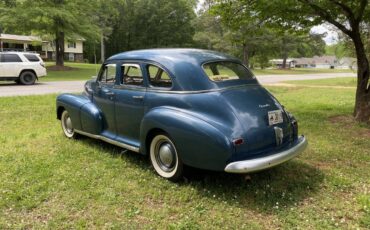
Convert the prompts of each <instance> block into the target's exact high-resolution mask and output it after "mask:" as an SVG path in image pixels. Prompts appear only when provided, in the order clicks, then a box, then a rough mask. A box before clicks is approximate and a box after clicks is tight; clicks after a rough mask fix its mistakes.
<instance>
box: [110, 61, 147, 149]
mask: <svg viewBox="0 0 370 230" xmlns="http://www.w3.org/2000/svg"><path fill="white" fill-rule="evenodd" d="M119 72H120V73H119V75H120V76H119V80H120V82H119V84H118V85H116V87H115V88H116V89H115V96H116V97H115V100H116V102H115V114H116V127H117V135H118V136H119V138H123V139H124V140H123V141H125V142H131V143H129V144H135V143H137V142H138V140H139V135H140V124H141V120H142V119H143V116H144V102H145V94H146V86H145V85H146V83H145V79H144V77H143V71H142V68H141V65H140V64H137V63H124V64H122V65H121V67H120V71H119Z"/></svg>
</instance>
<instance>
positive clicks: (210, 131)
mask: <svg viewBox="0 0 370 230" xmlns="http://www.w3.org/2000/svg"><path fill="white" fill-rule="evenodd" d="M153 130H162V131H164V132H166V133H167V134H168V135H169V136H170V137H171V139H172V140H173V141H174V144H175V146H176V149H177V151H178V154H179V157H180V158H181V160H182V161H183V162H184V164H186V165H188V166H192V167H196V168H202V169H209V170H216V171H222V170H223V169H224V168H225V166H226V163H227V161H228V159H229V158H230V157H231V155H232V153H233V152H234V147H233V146H232V145H231V142H230V141H229V139H228V138H227V137H226V136H225V135H224V134H223V133H222V132H220V131H219V130H218V129H216V128H215V127H214V126H212V125H210V124H209V123H207V122H206V121H204V120H202V119H200V118H198V117H196V116H194V115H192V114H189V113H186V111H183V110H180V109H176V108H172V107H158V108H155V109H153V110H151V111H149V112H148V113H147V114H146V115H145V117H144V119H143V121H142V123H141V128H140V131H141V132H140V134H141V136H140V142H141V143H142V145H141V149H140V151H141V153H143V154H148V149H149V145H150V141H151V140H150V136H151V132H152V131H153Z"/></svg>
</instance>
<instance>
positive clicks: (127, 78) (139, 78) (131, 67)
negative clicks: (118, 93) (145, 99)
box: [121, 64, 144, 86]
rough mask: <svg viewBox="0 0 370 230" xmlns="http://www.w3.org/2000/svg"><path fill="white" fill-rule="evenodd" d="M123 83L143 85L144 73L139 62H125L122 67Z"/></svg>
mask: <svg viewBox="0 0 370 230" xmlns="http://www.w3.org/2000/svg"><path fill="white" fill-rule="evenodd" d="M121 73H122V80H121V84H123V85H134V86H142V85H143V83H144V80H143V79H144V78H143V74H142V72H141V68H140V66H139V65H138V64H123V65H122V67H121Z"/></svg>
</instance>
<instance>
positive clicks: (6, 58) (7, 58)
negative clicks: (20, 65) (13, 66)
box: [1, 54, 22, 62]
mask: <svg viewBox="0 0 370 230" xmlns="http://www.w3.org/2000/svg"><path fill="white" fill-rule="evenodd" d="M1 62H22V59H21V58H20V57H19V56H18V55H17V54H2V55H1Z"/></svg>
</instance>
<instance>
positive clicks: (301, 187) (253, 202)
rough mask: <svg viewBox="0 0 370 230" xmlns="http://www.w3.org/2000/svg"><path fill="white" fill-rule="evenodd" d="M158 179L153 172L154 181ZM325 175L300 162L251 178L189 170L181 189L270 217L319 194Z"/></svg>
mask: <svg viewBox="0 0 370 230" xmlns="http://www.w3.org/2000/svg"><path fill="white" fill-rule="evenodd" d="M83 142H85V143H86V144H87V145H90V146H91V145H99V147H101V148H104V149H105V150H107V151H108V152H110V154H111V155H112V156H114V157H120V158H122V160H124V161H127V162H129V163H132V164H134V165H137V166H138V168H143V169H145V170H146V169H147V168H149V167H151V164H150V161H149V159H148V158H147V157H146V156H143V155H140V154H137V153H133V152H130V151H128V152H127V153H124V154H123V152H124V149H122V148H119V147H115V146H112V145H110V144H107V143H105V142H102V141H97V140H92V139H88V138H84V140H83ZM155 176H157V175H156V174H155V171H154V170H153V177H155ZM323 179H324V174H323V172H321V171H320V170H319V169H317V168H314V167H312V166H310V165H308V164H306V163H303V162H301V161H299V160H292V161H289V162H286V163H285V164H282V165H280V166H277V167H275V168H272V169H269V170H265V171H261V172H257V173H253V174H249V175H248V176H247V175H246V174H229V173H225V172H213V171H207V170H200V169H194V168H190V167H187V168H186V173H185V176H184V179H183V180H182V181H180V182H178V185H179V186H180V187H182V186H185V187H186V186H187V187H189V186H190V187H192V188H193V189H194V190H196V191H197V193H198V194H199V195H200V196H201V197H203V198H207V199H210V200H214V201H217V202H218V201H219V202H225V203H226V204H227V205H229V206H233V207H240V208H245V207H248V208H251V209H254V210H257V211H259V212H266V213H270V212H271V211H273V210H274V209H279V210H282V209H290V208H291V207H293V206H296V205H298V203H300V202H302V201H307V200H309V198H310V197H311V196H312V195H313V194H315V193H317V192H319V189H320V184H321V183H322V181H323Z"/></svg>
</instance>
